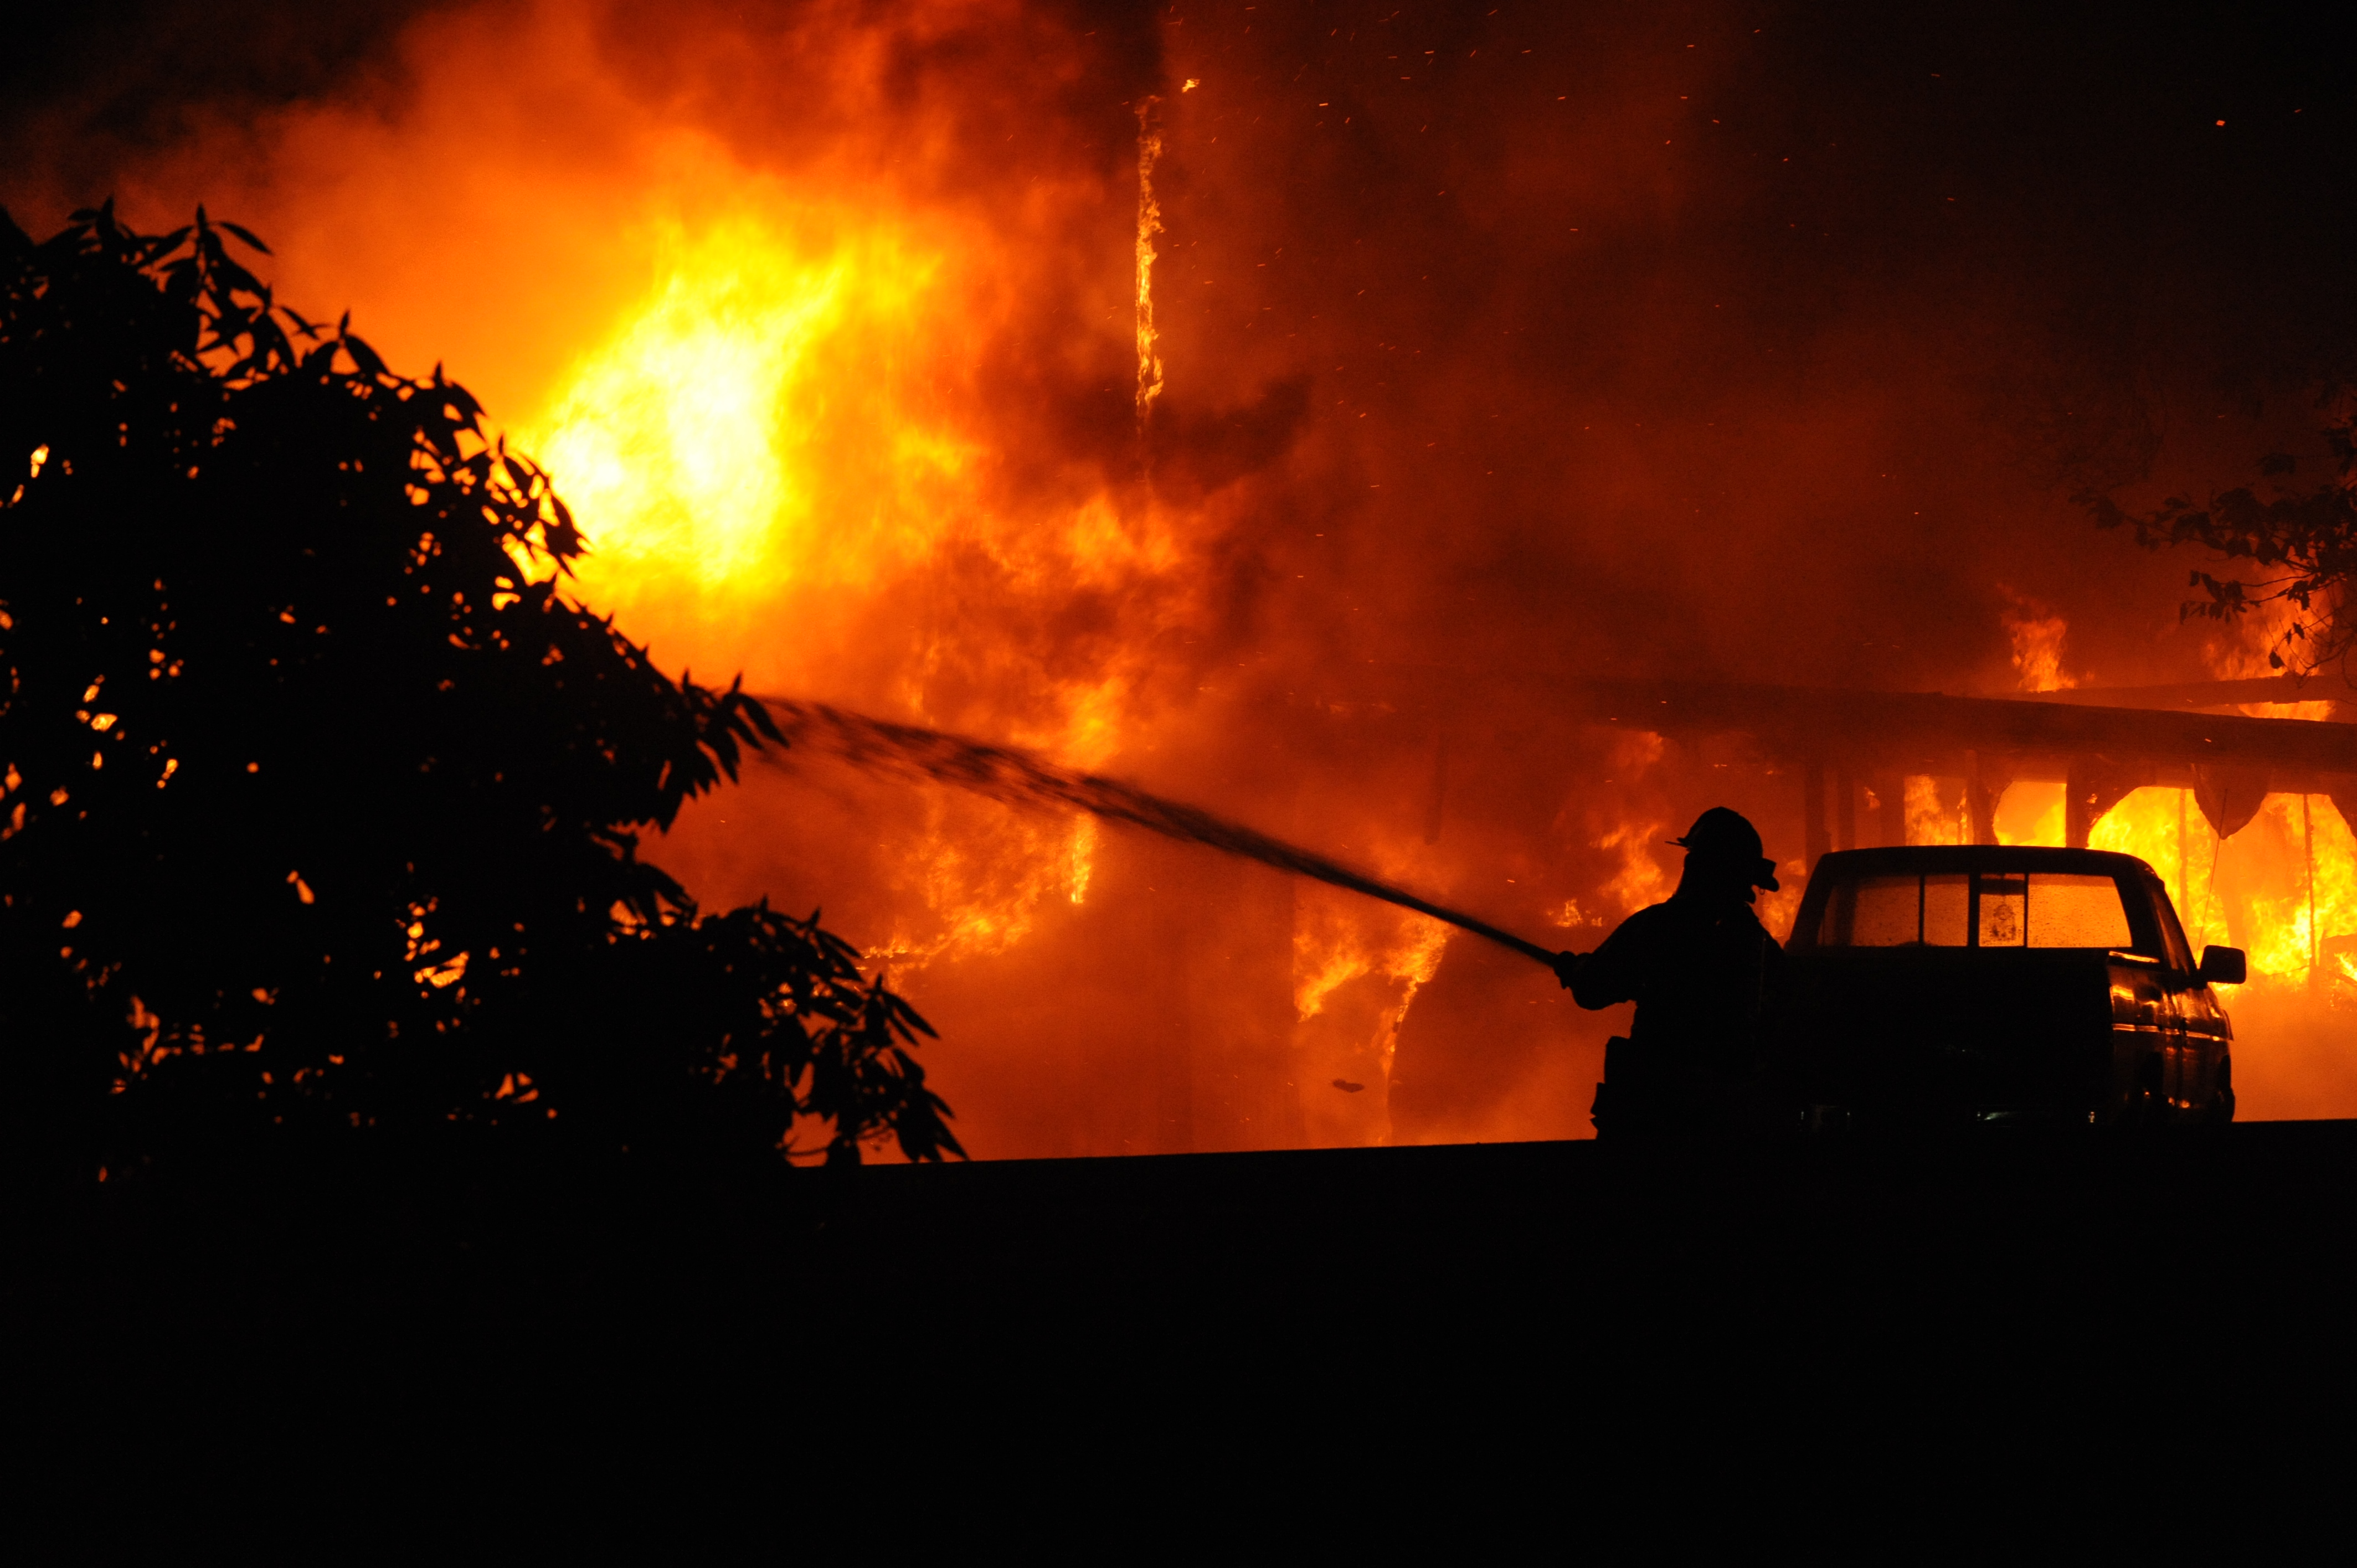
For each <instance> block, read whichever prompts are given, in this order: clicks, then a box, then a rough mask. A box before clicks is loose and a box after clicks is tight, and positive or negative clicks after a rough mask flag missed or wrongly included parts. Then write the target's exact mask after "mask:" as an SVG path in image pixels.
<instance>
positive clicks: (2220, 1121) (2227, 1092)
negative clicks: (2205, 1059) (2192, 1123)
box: [2209, 1061, 2234, 1127]
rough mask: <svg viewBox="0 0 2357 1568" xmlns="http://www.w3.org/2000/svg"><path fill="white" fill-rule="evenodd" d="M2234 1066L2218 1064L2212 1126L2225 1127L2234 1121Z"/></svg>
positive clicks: (2211, 1103) (2213, 1097) (2230, 1063)
mask: <svg viewBox="0 0 2357 1568" xmlns="http://www.w3.org/2000/svg"><path fill="white" fill-rule="evenodd" d="M2233 1067H2234V1064H2233V1062H2232V1061H2222V1062H2220V1063H2219V1064H2218V1092H2217V1093H2215V1094H2213V1095H2212V1096H2211V1097H2210V1118H2209V1120H2210V1125H2212V1127H2223V1126H2225V1125H2226V1124H2227V1123H2228V1122H2232V1121H2233V1119H2234V1072H2233Z"/></svg>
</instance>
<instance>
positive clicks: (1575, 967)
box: [1555, 921, 1637, 1013]
mask: <svg viewBox="0 0 2357 1568" xmlns="http://www.w3.org/2000/svg"><path fill="white" fill-rule="evenodd" d="M1634 923H1635V922H1634V921H1623V922H1622V923H1621V926H1620V929H1619V930H1617V931H1615V932H1613V933H1612V934H1611V935H1610V936H1609V937H1607V938H1605V939H1604V945H1603V946H1602V947H1600V948H1598V949H1597V950H1595V951H1594V952H1592V953H1588V954H1586V955H1585V956H1581V955H1577V954H1572V953H1566V954H1565V955H1564V956H1563V957H1562V958H1559V959H1557V960H1556V961H1555V976H1556V978H1557V979H1559V980H1561V981H1562V982H1563V983H1564V985H1565V986H1566V988H1567V989H1568V990H1569V991H1570V992H1571V999H1572V1000H1573V1001H1574V1002H1577V1003H1578V1004H1580V1005H1581V1006H1582V1007H1584V1008H1586V1009H1587V1011H1589V1012H1591V1013H1593V1012H1596V1011H1598V1009H1601V1008H1605V1007H1617V1006H1619V1005H1620V1004H1621V1003H1623V1002H1634V1001H1635V1000H1636V999H1637V973H1636V970H1637V965H1636V962H1635V957H1636V954H1635V949H1636V946H1637V943H1636V942H1635V941H1633V940H1631V939H1630V935H1629V928H1630V926H1631V925H1632V924H1634Z"/></svg>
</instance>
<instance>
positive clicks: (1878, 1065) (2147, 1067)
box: [1779, 844, 2245, 1127]
mask: <svg viewBox="0 0 2357 1568" xmlns="http://www.w3.org/2000/svg"><path fill="white" fill-rule="evenodd" d="M1786 951H1787V953H1788V955H1789V957H1790V963H1789V965H1788V969H1787V989H1786V993H1785V997H1784V1005H1783V1007H1782V1008H1781V1024H1780V1027H1779V1039H1780V1044H1781V1057H1782V1058H1783V1062H1784V1066H1785V1068H1786V1069H1787V1071H1788V1072H1789V1073H1790V1074H1791V1075H1792V1076H1791V1084H1792V1088H1793V1089H1794V1090H1796V1091H1797V1092H1798V1094H1799V1096H1800V1098H1801V1099H1802V1101H1803V1102H1804V1103H1805V1104H1806V1105H1807V1106H1808V1111H1807V1112H1806V1113H1805V1114H1806V1120H1807V1122H1808V1123H1809V1124H1810V1125H1813V1126H1820V1127H1822V1126H1827V1125H1857V1126H1874V1125H1892V1124H1927V1123H1941V1122H1947V1123H1960V1124H1964V1123H1972V1122H2058V1123H2060V1122H2068V1123H2076V1124H2081V1125H2084V1124H2088V1123H2095V1124H2099V1125H2100V1124H2111V1123H2166V1122H2213V1123H2223V1122H2229V1121H2231V1120H2233V1115H2234V1080H2233V1061H2232V1047H2233V1037H2234V1031H2233V1026H2232V1025H2231V1024H2229V1023H2228V1022H2227V1018H2226V1010H2225V1009H2224V1008H2223V1007H2222V1006H2221V1005H2219V1001H2218V995H2217V992H2216V990H2215V988H2216V987H2217V986H2220V985H2239V984H2241V983H2243V981H2244V970H2245V964H2244V955H2243V953H2242V952H2241V950H2238V949H2235V948H2229V947H2213V948H2211V949H2209V950H2207V951H2206V952H2204V953H2203V954H2202V955H2201V961H2200V962H2199V963H2198V964H2197V963H2196V962H2195V961H2194V959H2193V954H2192V952H2191V950H2190V949H2189V948H2188V947H2187V945H2186V940H2185V932H2184V929H2183V928H2182V927H2180V926H2179V924H2178V919H2177V910H2176V908H2175V907H2174V906H2172V905H2171V904H2170V903H2169V891H2168V889H2167V887H2166V886H2163V884H2162V882H2161V880H2160V878H2159V877H2158V875H2155V874H2154V872H2153V869H2152V867H2151V866H2149V865H2146V864H2145V863H2144V862H2143V861H2141V860H2138V859H2137V858H2136V857H2135V856H2134V855H2128V854H2108V853H2105V852H2104V851H2100V850H2084V849H2048V848H2036V847H2029V846H1996V845H1966V846H1942V845H1930V844H1924V845H1910V846H1908V847H1905V848H1890V849H1861V850H1845V851H1842V852H1839V853H1837V854H1827V855H1825V856H1824V858H1823V859H1821V860H1820V861H1819V862H1818V863H1817V868H1816V871H1815V873H1814V874H1813V875H1811V876H1810V878H1809V886H1808V891H1807V892H1806V893H1805V894H1804V895H1803V897H1802V899H1801V909H1800V913H1799V915H1798V916H1797V917H1795V918H1794V920H1793V924H1792V940H1790V941H1789V942H1788V943H1787V944H1786Z"/></svg>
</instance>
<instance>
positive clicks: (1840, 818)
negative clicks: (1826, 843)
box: [1834, 768, 1857, 849]
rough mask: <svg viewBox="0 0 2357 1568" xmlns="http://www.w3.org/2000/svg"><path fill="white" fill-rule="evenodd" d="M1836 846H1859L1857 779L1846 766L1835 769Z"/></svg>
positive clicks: (1844, 847)
mask: <svg viewBox="0 0 2357 1568" xmlns="http://www.w3.org/2000/svg"><path fill="white" fill-rule="evenodd" d="M1834 847H1835V849H1856V848H1857V779H1856V778H1855V777H1853V776H1852V774H1851V773H1850V770H1849V769H1848V768H1835V769H1834Z"/></svg>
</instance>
